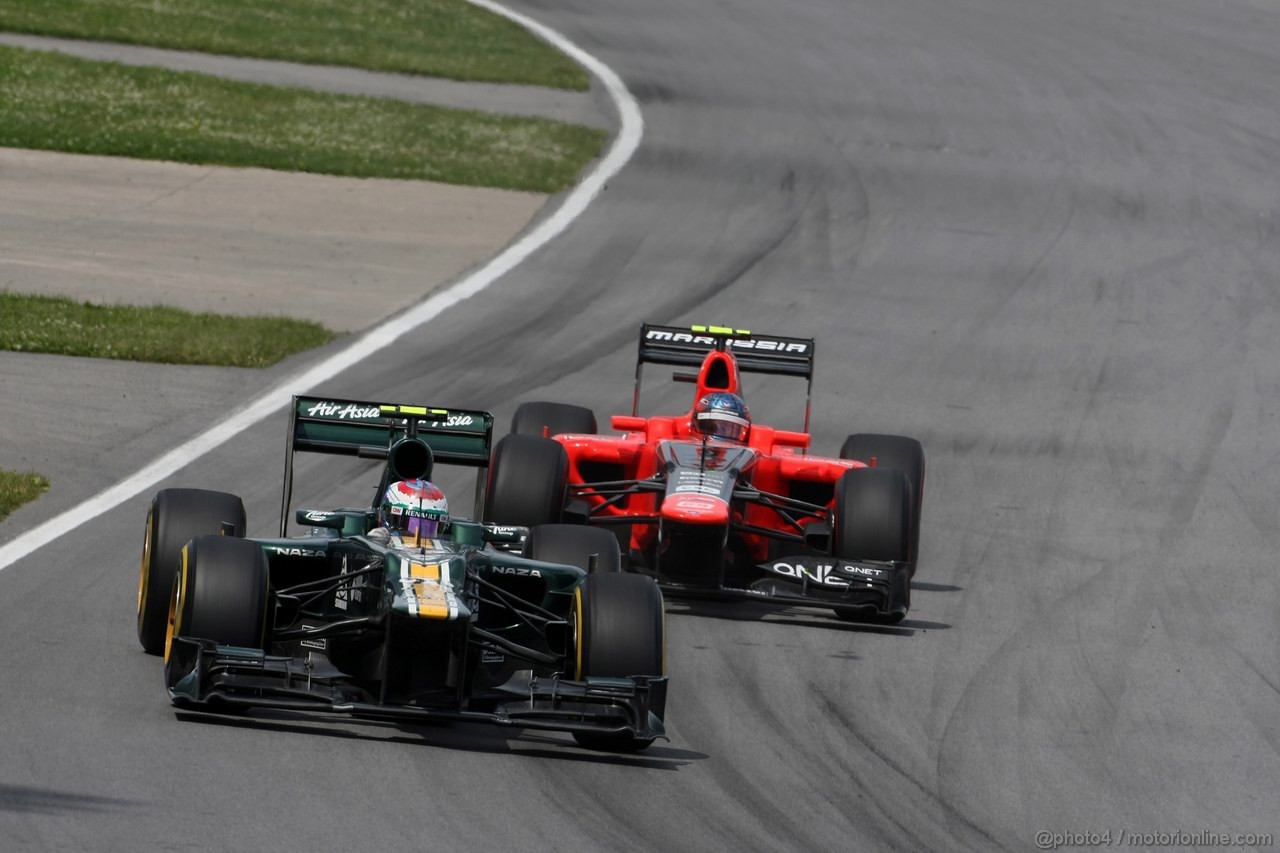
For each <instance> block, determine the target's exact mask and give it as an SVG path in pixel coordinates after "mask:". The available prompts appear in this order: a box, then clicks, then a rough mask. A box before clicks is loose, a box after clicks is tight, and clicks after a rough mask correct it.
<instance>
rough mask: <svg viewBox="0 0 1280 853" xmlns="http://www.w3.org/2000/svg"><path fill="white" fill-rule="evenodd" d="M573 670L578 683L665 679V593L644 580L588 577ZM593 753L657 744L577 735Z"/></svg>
mask: <svg viewBox="0 0 1280 853" xmlns="http://www.w3.org/2000/svg"><path fill="white" fill-rule="evenodd" d="M574 616H575V620H576V625H577V630H576V636H577V642H576V643H575V647H576V648H575V654H576V658H577V659H576V661H575V669H576V677H577V678H579V679H582V678H588V677H592V676H596V677H609V678H626V677H629V676H633V675H649V676H661V675H663V674H664V673H665V671H666V652H665V647H666V625H665V613H664V611H663V607H662V590H660V589H658V585H657V584H656V583H654V581H653V579H652V578H649V577H646V576H644V575H631V574H625V573H617V574H595V575H589V576H588V577H587V579H586V581H585V582H584V583H583V585H582V586H581V587H579V589H578V593H577V598H576V606H575V614H574ZM573 737H574V739H575V740H577V741H578V743H579V744H581V745H582V746H585V747H588V748H590V749H606V750H615V751H626V752H630V751H636V750H641V749H644V748H646V747H647V746H649V745H650V744H652V743H653V738H635V737H618V736H613V735H593V734H582V733H576V732H575V733H574V736H573Z"/></svg>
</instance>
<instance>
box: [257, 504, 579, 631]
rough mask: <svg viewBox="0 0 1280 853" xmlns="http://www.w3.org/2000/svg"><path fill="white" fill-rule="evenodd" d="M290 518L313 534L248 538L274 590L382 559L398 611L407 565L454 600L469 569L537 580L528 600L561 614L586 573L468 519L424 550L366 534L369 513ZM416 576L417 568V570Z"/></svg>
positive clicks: (332, 602)
mask: <svg viewBox="0 0 1280 853" xmlns="http://www.w3.org/2000/svg"><path fill="white" fill-rule="evenodd" d="M296 517H297V521H298V523H299V524H307V525H309V526H311V527H312V535H309V536H301V537H290V538H283V539H280V538H277V539H254V540H253V541H255V542H256V543H257V544H258V545H259V546H260V547H261V548H262V550H263V552H264V553H265V554H266V556H267V562H268V565H269V566H270V567H271V575H272V585H273V587H278V586H281V585H287V586H291V585H293V584H295V583H299V582H302V580H317V579H320V578H324V577H333V578H334V579H335V580H336V579H337V578H338V577H339V576H341V574H343V573H344V570H346V571H358V570H360V569H362V568H365V567H367V566H369V565H370V564H371V563H372V562H374V561H376V560H381V561H382V565H383V573H382V580H383V584H382V587H383V588H382V596H383V597H384V598H383V600H386V598H387V597H389V598H390V600H391V602H392V605H391V610H392V612H393V613H396V614H399V615H403V616H413V615H414V614H413V613H412V609H413V608H412V607H411V605H410V602H409V600H408V599H409V597H411V596H412V595H413V589H414V588H415V587H416V584H417V583H418V581H417V580H415V579H414V578H413V574H414V572H413V571H412V569H411V566H410V565H409V564H411V563H416V564H418V565H421V566H439V567H440V570H441V574H443V575H445V576H446V578H447V581H448V584H447V586H448V587H451V588H452V589H453V590H454V591H455V592H456V593H457V595H458V597H459V599H460V598H461V593H462V591H463V589H464V587H465V580H466V573H467V569H468V567H470V568H471V569H472V570H473V571H475V572H476V573H477V574H479V575H480V577H482V578H485V579H486V580H491V581H495V582H501V579H502V578H505V577H509V576H516V577H537V578H540V579H541V580H542V581H543V583H544V584H545V593H544V594H543V596H542V599H541V600H540V601H534V602H531V603H533V604H537V605H538V606H540V607H542V608H543V609H545V610H549V611H551V612H553V613H557V614H563V615H566V616H567V615H568V613H569V610H570V608H571V607H572V605H573V595H574V592H575V590H576V589H577V588H578V587H579V586H581V585H582V582H583V580H584V579H585V578H586V572H584V571H583V570H582V569H579V568H577V567H575V566H569V565H562V564H559V563H544V562H541V561H538V560H529V559H525V558H524V557H521V556H518V555H516V554H513V553H509V552H506V551H500V550H496V549H493V548H491V547H486V545H485V530H484V526H483V525H481V524H478V523H475V522H456V523H454V525H453V530H452V531H451V534H452V538H449V539H434V540H430V545H429V546H428V547H427V548H425V549H413V550H410V551H399V550H396V549H393V548H389V547H388V546H387V545H386V544H384V543H382V542H379V541H377V540H376V539H373V538H371V537H368V536H366V534H367V533H368V531H369V530H370V529H372V527H373V526H374V523H375V522H374V518H373V514H372V512H370V511H366V510H358V509H340V510H331V511H328V510H308V509H299V510H298V511H297V514H296ZM494 539H495V540H496V541H502V539H503V537H502V536H501V534H499V535H497V536H495V537H494ZM286 572H288V580H287V581H285V583H284V584H281V583H280V582H279V581H280V580H281V579H282V577H281V576H282V575H284V574H285V573H286ZM419 573H420V574H422V573H423V572H422V571H421V570H420V571H419ZM406 583H407V585H408V587H409V589H408V590H406ZM457 604H458V608H457V611H456V613H455V614H454V615H453V616H452V617H450V618H451V619H466V618H469V617H470V615H471V612H470V609H469V608H467V607H466V606H465V602H462V601H461V600H459V601H458V602H457ZM378 609H380V608H379V607H378V601H377V598H376V597H370V598H369V599H368V600H365V599H363V598H361V600H360V606H356V602H354V601H351V600H349V599H348V600H343V599H336V598H335V597H334V596H332V595H330V596H327V597H322V598H320V599H317V601H315V602H314V603H313V604H311V605H309V606H308V607H306V608H305V611H306V612H307V613H309V614H311V615H314V616H317V617H321V618H328V619H333V618H346V617H352V616H357V615H370V614H372V613H373V612H375V611H376V610H378ZM365 611H368V612H367V613H366V612H365Z"/></svg>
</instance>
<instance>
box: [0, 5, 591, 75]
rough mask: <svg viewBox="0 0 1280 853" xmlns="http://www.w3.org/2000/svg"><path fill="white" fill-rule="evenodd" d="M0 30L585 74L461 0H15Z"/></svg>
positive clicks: (444, 71)
mask: <svg viewBox="0 0 1280 853" xmlns="http://www.w3.org/2000/svg"><path fill="white" fill-rule="evenodd" d="M0 29H4V30H12V31H17V32H26V33H37V34H40V35H50V36H67V37H71V38H86V39H100V40H104V41H116V42H125V43H129V44H145V45H154V46H156V47H169V48H178V49H182V50H196V51H201V52H204V53H225V54H232V55H236V56H256V57H264V58H269V59H287V60H291V61H294V62H310V63H321V64H331V65H350V66H354V67H357V68H368V69H373V70H379V71H404V72H408V73H411V74H430V75H434V76H437V77H449V78H453V79H456V80H482V81H488V82H495V83H528V84H533V85H540V86H553V87H556V88H561V89H577V90H585V89H586V88H587V85H588V78H587V75H586V73H585V72H584V71H583V70H582V69H581V68H580V67H579V66H578V65H577V64H575V63H574V62H573V61H572V60H571V59H569V58H568V57H567V56H565V55H564V54H562V53H560V52H559V51H557V50H555V49H554V48H552V47H551V46H550V45H548V44H546V43H545V42H543V41H541V40H540V39H538V38H536V37H534V36H533V35H531V34H530V33H529V32H527V31H526V30H525V29H523V28H522V27H520V26H518V25H516V24H514V23H512V22H511V21H508V20H507V19H506V18H502V17H499V16H497V15H494V14H492V13H490V12H487V11H485V10H483V9H479V8H477V7H475V6H472V5H471V4H470V3H467V2H465V0H271V2H262V0H39V2H35V0H18V2H15V3H0Z"/></svg>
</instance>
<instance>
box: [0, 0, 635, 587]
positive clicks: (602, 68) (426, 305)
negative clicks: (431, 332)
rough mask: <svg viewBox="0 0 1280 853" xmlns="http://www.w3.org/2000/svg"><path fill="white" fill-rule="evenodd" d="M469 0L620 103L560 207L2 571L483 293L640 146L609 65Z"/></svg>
mask: <svg viewBox="0 0 1280 853" xmlns="http://www.w3.org/2000/svg"><path fill="white" fill-rule="evenodd" d="M468 2H470V3H472V4H473V5H476V6H479V7H481V8H483V9H487V10H489V11H490V12H493V13H495V14H498V15H502V16H503V17H505V18H510V19H511V20H513V21H515V22H516V23H518V24H520V25H521V26H522V27H524V28H525V29H527V30H529V31H530V32H532V33H534V34H535V35H537V36H539V37H540V38H542V39H543V40H545V41H547V42H550V43H551V44H552V45H554V46H555V47H556V48H558V49H559V50H561V51H563V52H564V53H566V54H568V55H569V56H571V57H572V58H573V59H575V60H577V62H578V63H579V64H581V65H582V66H583V67H585V68H586V69H587V70H588V71H590V72H591V73H592V74H593V75H595V77H596V78H597V79H598V80H599V81H600V82H601V83H602V84H604V87H605V90H606V91H607V92H608V93H609V97H610V98H612V99H613V102H614V104H615V106H616V107H617V109H618V116H619V125H620V127H619V130H618V136H617V138H616V139H614V141H613V145H612V146H611V147H610V148H609V152H608V153H607V154H606V155H605V156H604V159H602V160H601V161H600V162H599V163H598V164H597V165H596V167H595V168H594V169H592V170H591V172H590V173H589V174H588V175H587V176H586V178H584V179H583V180H582V182H581V183H579V184H578V185H577V186H576V187H574V189H573V191H572V192H571V193H569V195H568V196H567V197H566V198H565V200H564V202H563V203H562V204H561V205H560V207H559V208H558V209H557V210H556V211H555V212H554V213H552V214H551V215H550V216H548V217H547V218H546V219H544V220H543V221H542V222H541V223H539V224H538V225H537V226H536V227H535V228H534V229H533V230H532V231H530V232H529V233H528V234H526V235H525V236H524V237H523V238H522V239H520V240H518V241H517V242H515V243H512V244H511V245H510V246H508V247H507V249H506V250H505V251H504V252H502V254H500V255H498V256H497V257H496V258H494V259H493V260H491V261H490V262H489V263H487V264H486V265H485V266H483V267H481V268H480V269H478V270H476V271H475V272H474V273H472V274H471V275H469V276H467V277H466V278H464V279H462V280H461V281H459V282H457V283H456V284H454V285H453V286H452V287H448V288H445V289H444V290H442V291H440V292H439V293H436V294H435V295H434V296H432V297H430V298H429V299H427V300H426V301H425V302H420V303H418V304H417V305H416V306H414V307H413V308H411V309H409V310H408V311H407V312H405V313H404V314H402V315H400V316H399V317H396V318H394V319H392V320H389V321H388V322H386V323H383V324H382V325H381V326H378V327H377V328H376V329H374V330H373V331H371V332H368V333H367V334H365V335H364V336H362V337H360V338H359V339H358V340H356V341H354V342H353V343H351V344H350V345H349V346H347V347H346V348H345V349H343V350H342V351H341V352H338V353H335V354H334V355H332V356H330V357H329V358H327V359H325V360H324V361H322V362H320V363H318V364H316V365H315V366H313V367H311V368H310V369H308V370H306V371H304V372H303V373H300V374H298V375H296V376H294V377H291V378H289V379H286V380H285V381H283V382H282V383H281V384H280V385H278V386H276V387H275V388H273V389H271V390H270V391H267V392H266V393H265V394H263V395H262V396H261V397H258V398H257V399H256V400H253V401H252V402H250V403H249V404H248V405H246V406H245V407H244V408H242V409H239V410H238V411H236V412H235V413H234V414H232V415H231V416H230V417H228V418H227V419H226V420H225V421H223V422H222V423H220V424H218V425H217V426H215V427H213V428H212V429H209V430H207V431H205V432H203V433H201V434H200V435H198V436H196V437H195V438H193V439H191V440H190V441H188V442H186V443H185V444H183V445H181V446H179V447H176V448H174V449H173V450H171V451H169V452H168V453H166V454H165V455H164V456H161V457H160V458H159V459H157V460H155V461H154V462H152V463H151V464H150V465H147V466H146V467H144V468H142V469H141V470H140V471H138V472H136V473H135V474H133V475H131V476H129V477H127V478H125V479H124V480H121V481H120V482H119V483H116V484H115V485H114V486H111V487H110V488H108V489H106V490H105V491H103V492H100V493H99V494H97V495H94V496H93V497H91V498H89V499H88V500H86V501H84V502H83V503H80V504H77V505H76V506H74V507H72V508H71V509H69V510H67V511H66V512H64V513H62V514H60V515H57V516H54V517H53V518H51V519H49V520H48V521H46V522H45V523H44V524H41V525H40V526H39V527H34V528H32V529H31V530H29V531H27V532H26V533H24V534H22V535H21V536H19V537H17V538H16V539H14V540H13V541H12V542H9V543H8V544H7V545H4V546H3V547H0V571H2V570H4V569H6V568H8V567H9V566H11V565H13V564H14V563H15V562H17V561H18V560H21V559H22V558H23V557H25V556H27V555H28V554H30V553H31V552H32V551H35V550H36V549H37V548H40V547H42V546H44V545H47V544H49V543H50V542H52V541H53V540H55V539H57V538H58V537H60V536H63V535H65V534H67V533H69V532H70V531H72V530H74V529H75V528H77V527H79V526H80V525H82V524H84V523H85V522H87V521H89V520H90V519H93V518H97V517H98V516H100V515H102V514H103V513H106V512H109V511H110V510H112V509H115V508H116V507H117V506H119V505H120V504H122V503H124V502H125V501H127V500H128V499H129V498H131V497H133V496H134V495H136V494H138V493H139V492H141V491H143V490H144V489H147V488H149V487H151V486H154V485H156V484H157V483H159V482H160V481H161V480H163V479H165V478H166V477H169V476H171V475H173V474H175V473H177V472H178V471H179V470H181V469H182V468H184V467H186V466H187V465H189V464H190V463H192V462H194V461H195V460H197V459H199V458H200V457H201V456H204V455H205V454H206V453H209V452H210V451H212V450H213V449H215V448H217V447H218V446H219V445H221V444H224V443H225V442H227V441H229V440H230V439H232V438H234V437H235V436H237V435H239V434H240V433H242V432H244V431H245V430H246V429H248V428H249V427H251V426H253V425H254V424H256V423H257V422H258V421H260V420H262V419H263V418H266V417H267V416H268V415H271V414H273V413H274V412H276V411H278V410H280V409H281V408H283V407H284V406H286V405H288V404H289V402H290V400H292V399H293V396H294V395H295V394H300V393H302V392H304V391H307V390H309V389H310V388H311V387H312V386H314V385H315V384H316V383H318V382H321V381H323V380H325V379H328V378H329V377H331V376H333V375H334V374H337V373H341V372H342V371H344V370H346V369H348V368H350V367H353V366H355V365H356V364H359V363H360V362H361V361H363V360H365V359H366V358H368V357H369V356H371V355H373V354H374V353H375V352H377V351H379V350H381V349H384V348H386V347H388V346H390V345H391V344H392V343H394V342H395V341H396V339H398V338H400V337H401V336H402V335H405V334H407V333H409V332H411V331H413V330H414V329H416V328H418V327H419V326H422V325H424V324H425V323H428V322H430V321H431V320H433V319H435V318H436V317H438V316H439V315H440V314H441V313H442V312H443V311H445V310H446V309H448V308H450V307H452V306H454V305H456V304H458V303H459V302H461V301H462V300H464V299H469V298H470V297H472V296H475V295H476V294H477V293H480V292H481V291H482V290H484V289H485V288H486V287H488V286H489V285H490V284H492V283H493V282H495V281H497V280H498V279H499V278H501V277H502V276H504V275H506V274H507V273H509V272H511V270H513V269H514V268H515V267H516V266H517V265H518V264H520V263H521V262H523V261H524V260H525V259H526V258H528V257H529V256H530V255H532V254H533V253H534V252H536V251H537V250H538V249H540V248H542V247H543V246H545V245H546V244H547V243H549V242H550V241H551V240H553V239H555V238H556V237H558V236H559V235H560V234H561V233H563V232H564V230H565V229H567V228H568V227H569V225H570V224H572V223H573V221H574V220H575V219H577V218H578V217H579V216H581V215H582V213H583V211H585V210H586V209H587V205H589V204H590V203H591V202H592V200H594V199H595V197H596V196H597V195H598V194H599V193H600V190H601V189H603V188H604V186H605V184H606V183H607V182H608V181H609V179H610V178H612V177H613V176H614V175H616V174H617V173H618V172H619V171H621V169H622V167H623V166H625V165H626V164H627V162H628V161H629V160H630V159H631V156H632V155H633V154H634V153H635V151H636V148H638V147H639V146H640V137H641V135H642V134H643V132H644V118H643V117H642V116H641V115H640V105H639V104H637V103H636V100H635V98H633V97H632V96H631V93H630V92H629V91H627V87H626V86H625V85H624V84H623V82H622V79H621V78H620V77H618V75H617V74H615V73H614V72H613V69H611V68H610V67H609V66H607V65H605V64H604V63H603V62H601V61H600V60H598V59H596V58H595V57H594V56H592V55H591V54H589V53H587V52H586V51H585V50H583V49H582V48H580V47H578V46H577V45H576V44H574V43H573V42H571V41H569V40H568V39H567V38H565V37H564V36H562V35H561V34H560V33H558V32H556V31H555V30H553V29H551V28H550V27H547V26H545V25H543V24H540V23H538V22H537V21H535V20H533V19H532V18H528V17H526V16H524V15H522V14H520V13H519V12H515V11H512V10H511V9H508V8H506V7H505V6H502V5H499V4H498V3H495V2H492V0H468Z"/></svg>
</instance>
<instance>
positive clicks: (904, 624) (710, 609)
mask: <svg viewBox="0 0 1280 853" xmlns="http://www.w3.org/2000/svg"><path fill="white" fill-rule="evenodd" d="M666 611H667V615H668V616H701V617H704V618H707V619H724V620H728V621H733V622H761V623H766V624H773V625H802V626H804V627H807V628H824V629H826V630H831V631H850V632H854V633H859V634H883V635H885V636H889V637H911V636H914V635H915V633H916V632H917V631H945V630H947V629H948V628H950V627H951V626H950V625H948V624H947V623H945V622H928V621H925V620H923V619H903V620H902V621H901V622H898V623H896V624H892V625H888V624H882V623H877V622H854V621H846V620H844V619H840V618H838V617H837V616H836V615H835V614H834V613H832V614H831V615H830V616H828V615H826V614H825V613H823V611H822V610H820V609H818V608H801V607H779V606H778V605H770V604H766V603H763V602H755V601H705V600H699V599H678V598H676V599H673V598H668V599H667V602H666Z"/></svg>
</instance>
